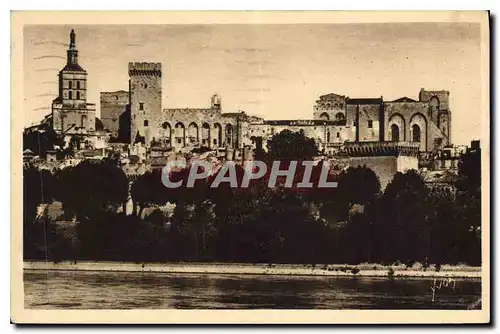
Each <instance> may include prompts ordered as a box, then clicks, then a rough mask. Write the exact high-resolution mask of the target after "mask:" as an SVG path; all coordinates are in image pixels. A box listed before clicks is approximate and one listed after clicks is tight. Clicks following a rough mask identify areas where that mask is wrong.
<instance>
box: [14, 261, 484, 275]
mask: <svg viewBox="0 0 500 334" xmlns="http://www.w3.org/2000/svg"><path fill="white" fill-rule="evenodd" d="M389 268H392V270H393V271H394V272H393V277H439V278H442V277H444V278H448V277H450V278H481V268H480V267H465V266H456V267H455V266H443V267H442V268H441V270H440V271H435V269H433V268H430V269H427V270H425V271H424V270H422V269H419V268H408V269H407V268H406V267H404V266H393V267H388V266H377V265H373V264H366V265H360V266H351V265H316V266H312V265H288V264H276V265H267V264H232V263H215V264H214V263H126V262H58V263H54V262H41V261H35V262H25V263H24V269H26V270H54V271H55V270H62V271H109V272H155V273H172V274H228V275H285V276H340V277H342V276H343V277H346V276H348V277H349V276H351V277H352V276H363V277H387V276H388V273H389V270H390V269H389Z"/></svg>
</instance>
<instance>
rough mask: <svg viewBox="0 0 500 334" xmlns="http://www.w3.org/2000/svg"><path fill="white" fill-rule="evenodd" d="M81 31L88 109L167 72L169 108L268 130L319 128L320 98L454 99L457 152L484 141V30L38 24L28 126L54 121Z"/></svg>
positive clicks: (31, 36)
mask: <svg viewBox="0 0 500 334" xmlns="http://www.w3.org/2000/svg"><path fill="white" fill-rule="evenodd" d="M71 29H74V30H75V33H76V46H77V49H78V50H79V64H80V65H81V66H82V67H83V68H84V69H85V70H86V71H87V72H88V89H89V91H88V92H87V97H88V98H87V102H89V103H95V104H96V106H97V114H98V115H99V113H100V111H99V94H100V92H103V91H116V90H127V89H128V62H136V61H151V62H161V63H162V72H163V73H162V85H163V96H162V105H163V108H177V107H178V108H184V107H192V108H202V107H208V106H209V105H210V96H211V95H213V94H214V93H218V94H219V95H220V96H221V97H222V109H223V112H236V111H239V110H244V111H246V112H247V113H248V114H251V115H256V116H260V117H264V118H265V119H308V118H312V113H313V106H314V102H315V101H316V100H317V99H318V97H319V96H320V95H323V94H328V93H337V94H340V95H346V96H349V97H351V98H354V97H380V96H383V98H384V100H387V101H390V100H394V99H397V98H400V97H402V96H408V97H410V98H413V99H418V93H419V91H420V88H422V87H424V88H426V89H427V90H449V91H450V99H451V102H450V109H451V112H452V135H453V137H452V141H453V142H454V143H455V144H459V145H463V144H468V143H470V140H471V139H475V138H479V137H480V117H479V114H480V110H479V108H480V104H481V100H480V96H481V84H480V82H481V68H480V60H481V54H480V30H479V29H480V27H479V24H474V23H377V24H373V23H370V24H293V25H292V24H275V25H268V24H253V25H252V24H244V25H243V24H242V25H237V24H209V25H193V24H191V25H180V24H176V25H75V26H69V25H36V26H33V25H32V26H25V28H24V87H23V88H24V96H25V101H24V108H25V109H24V115H23V116H24V125H25V126H28V125H30V124H33V123H36V122H38V121H40V120H41V119H42V118H43V116H45V115H46V114H48V113H50V106H51V101H52V100H53V99H54V98H55V97H56V94H57V91H58V88H57V73H58V71H59V70H60V69H61V68H62V67H64V65H65V63H66V49H67V47H68V43H69V33H70V31H71Z"/></svg>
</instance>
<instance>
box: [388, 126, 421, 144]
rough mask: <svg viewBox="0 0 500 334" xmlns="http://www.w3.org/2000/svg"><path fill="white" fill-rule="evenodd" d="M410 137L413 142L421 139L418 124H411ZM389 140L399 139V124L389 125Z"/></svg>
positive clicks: (418, 141)
mask: <svg viewBox="0 0 500 334" xmlns="http://www.w3.org/2000/svg"><path fill="white" fill-rule="evenodd" d="M411 137H412V141H413V142H417V143H420V140H421V131H420V126H418V124H413V125H412V127H411ZM391 140H392V141H400V140H401V139H400V136H399V126H397V124H392V125H391Z"/></svg>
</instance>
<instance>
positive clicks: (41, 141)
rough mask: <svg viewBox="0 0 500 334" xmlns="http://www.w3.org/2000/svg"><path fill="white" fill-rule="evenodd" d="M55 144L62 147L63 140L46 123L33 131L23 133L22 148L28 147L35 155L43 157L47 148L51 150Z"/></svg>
mask: <svg viewBox="0 0 500 334" xmlns="http://www.w3.org/2000/svg"><path fill="white" fill-rule="evenodd" d="M55 146H59V147H61V148H62V147H63V146H64V141H63V140H62V138H61V137H60V136H59V135H58V134H57V133H56V132H55V131H54V130H53V129H52V128H51V127H50V126H48V125H43V126H41V127H40V128H39V129H38V130H36V131H33V132H26V131H25V132H24V133H23V150H26V149H30V150H31V151H33V152H34V153H35V155H39V156H41V157H45V155H46V153H47V150H53V149H54V148H55Z"/></svg>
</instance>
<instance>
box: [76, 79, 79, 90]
mask: <svg viewBox="0 0 500 334" xmlns="http://www.w3.org/2000/svg"><path fill="white" fill-rule="evenodd" d="M76 89H80V81H77V82H76Z"/></svg>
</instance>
